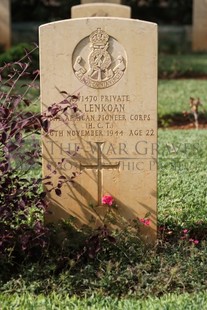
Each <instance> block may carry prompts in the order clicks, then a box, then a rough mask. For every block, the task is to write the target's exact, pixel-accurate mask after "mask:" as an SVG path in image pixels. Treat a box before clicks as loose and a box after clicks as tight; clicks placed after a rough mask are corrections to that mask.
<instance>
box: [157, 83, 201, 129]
mask: <svg viewBox="0 0 207 310" xmlns="http://www.w3.org/2000/svg"><path fill="white" fill-rule="evenodd" d="M206 88H207V80H159V84H158V120H159V123H160V124H161V125H162V126H169V124H172V123H176V121H178V124H179V123H185V122H186V121H187V122H189V123H190V122H193V116H191V117H190V118H189V117H188V118H186V117H185V116H184V115H183V112H184V111H188V112H190V107H189V98H190V97H194V98H200V100H201V102H202V104H203V107H204V109H205V112H203V109H200V118H203V119H207V115H206V111H207V93H206Z"/></svg>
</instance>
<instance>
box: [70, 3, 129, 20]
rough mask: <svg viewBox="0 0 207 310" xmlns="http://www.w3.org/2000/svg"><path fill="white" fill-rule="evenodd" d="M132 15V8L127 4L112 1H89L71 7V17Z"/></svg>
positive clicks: (124, 16) (126, 16)
mask: <svg viewBox="0 0 207 310" xmlns="http://www.w3.org/2000/svg"><path fill="white" fill-rule="evenodd" d="M95 16H100V17H123V18H130V17H131V8H130V7H129V6H126V5H119V4H111V3H94V4H93V3H89V4H81V5H75V6H73V7H72V8H71V18H80V17H95Z"/></svg>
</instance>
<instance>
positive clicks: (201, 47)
mask: <svg viewBox="0 0 207 310" xmlns="http://www.w3.org/2000/svg"><path fill="white" fill-rule="evenodd" d="M192 41H193V46H192V48H193V50H194V51H207V0H194V1H193V40H192Z"/></svg>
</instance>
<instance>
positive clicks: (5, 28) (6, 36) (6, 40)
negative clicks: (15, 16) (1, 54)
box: [0, 0, 11, 49]
mask: <svg viewBox="0 0 207 310" xmlns="http://www.w3.org/2000/svg"><path fill="white" fill-rule="evenodd" d="M10 44H11V22H10V0H1V1H0V46H1V48H3V49H8V48H9V47H10Z"/></svg>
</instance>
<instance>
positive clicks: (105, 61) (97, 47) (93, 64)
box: [72, 28, 126, 89]
mask: <svg viewBox="0 0 207 310" xmlns="http://www.w3.org/2000/svg"><path fill="white" fill-rule="evenodd" d="M72 66H73V71H74V73H75V75H76V77H77V78H78V79H79V80H80V81H81V82H82V83H83V84H86V85H87V86H89V87H91V88H97V89H98V88H107V87H110V86H112V85H114V84H115V83H117V82H118V81H119V80H120V79H121V78H122V76H123V75H124V72H125V70H126V52H125V50H124V48H123V47H122V46H121V44H120V43H119V42H118V41H117V40H116V39H114V38H113V37H110V36H109V35H108V34H107V33H106V32H105V31H104V30H102V29H101V28H98V29H97V30H95V31H93V32H92V33H91V34H90V36H88V37H86V38H84V39H83V40H81V41H80V42H79V44H78V45H77V46H76V48H75V50H74V52H73V57H72Z"/></svg>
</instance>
